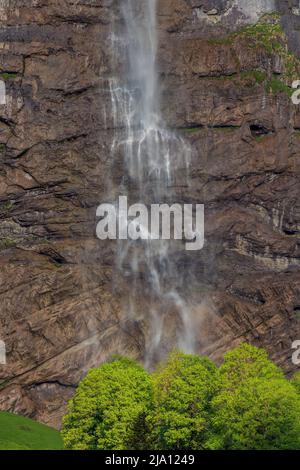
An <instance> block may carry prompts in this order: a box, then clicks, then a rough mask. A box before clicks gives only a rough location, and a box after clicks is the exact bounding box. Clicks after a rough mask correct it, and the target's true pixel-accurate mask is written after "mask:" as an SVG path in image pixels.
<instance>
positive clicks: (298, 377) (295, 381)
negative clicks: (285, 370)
mask: <svg viewBox="0 0 300 470" xmlns="http://www.w3.org/2000/svg"><path fill="white" fill-rule="evenodd" d="M291 383H292V385H293V386H294V387H295V388H296V390H297V392H298V393H299V396H300V372H297V373H296V374H295V375H294V377H293V378H292V380H291Z"/></svg>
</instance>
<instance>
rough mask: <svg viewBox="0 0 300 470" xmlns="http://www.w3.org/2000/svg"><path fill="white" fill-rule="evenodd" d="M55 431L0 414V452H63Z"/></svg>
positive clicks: (18, 417) (9, 414) (27, 420)
mask: <svg viewBox="0 0 300 470" xmlns="http://www.w3.org/2000/svg"><path fill="white" fill-rule="evenodd" d="M62 449H63V442H62V439H61V436H60V433H59V432H58V431H56V430H55V429H52V428H49V427H48V426H44V425H43V424H40V423H37V422H35V421H32V420H31V419H28V418H24V417H22V416H17V415H14V414H11V413H4V412H0V450H62Z"/></svg>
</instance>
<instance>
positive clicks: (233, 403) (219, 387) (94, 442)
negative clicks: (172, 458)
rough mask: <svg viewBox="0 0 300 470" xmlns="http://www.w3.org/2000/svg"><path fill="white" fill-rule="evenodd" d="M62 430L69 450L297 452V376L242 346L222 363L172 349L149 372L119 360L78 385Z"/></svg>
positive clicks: (299, 396) (299, 412)
mask: <svg viewBox="0 0 300 470" xmlns="http://www.w3.org/2000/svg"><path fill="white" fill-rule="evenodd" d="M62 434H63V439H64V443H65V446H66V448H67V449H92V450H95V449H99V450H100V449H106V450H111V449H113V450H123V449H128V450H140V449H151V450H152V449H153V450H179V449H180V450H198V449H208V450H209V449H210V450H218V449H225V450H231V449H233V450H235V449H241V450H254V449H257V450H260V449H267V450H277V449H300V393H299V377H298V376H295V378H294V379H293V380H292V381H288V380H287V379H286V378H285V377H284V375H283V372H282V371H281V369H279V368H278V367H277V366H276V365H275V364H273V363H272V362H271V361H270V360H269V359H268V357H267V354H266V352H265V351H264V350H261V349H257V348H255V347H252V346H250V345H247V344H243V345H241V346H240V347H238V348H236V349H235V350H233V351H231V352H229V353H227V354H226V355H225V358H224V362H223V364H222V365H221V366H220V367H219V368H217V367H216V366H215V365H214V364H213V363H212V362H211V361H210V360H209V359H207V358H204V357H199V356H195V355H187V354H183V353H180V352H174V353H172V354H171V355H170V356H169V357H168V358H167V360H166V361H165V362H163V363H162V364H160V365H159V367H158V369H157V371H156V372H154V373H152V374H149V373H148V372H146V371H144V370H143V369H142V367H141V366H140V365H139V364H137V363H135V362H134V361H131V360H129V359H126V358H120V357H118V358H115V359H113V360H112V361H111V362H109V363H108V364H105V365H103V366H101V367H100V368H99V369H94V370H92V371H90V372H89V374H88V375H87V377H86V378H85V379H84V380H83V381H82V382H81V384H80V385H79V387H78V390H77V392H76V394H75V397H74V398H73V400H71V402H70V404H69V412H68V414H67V416H66V417H65V419H64V426H63V431H62Z"/></svg>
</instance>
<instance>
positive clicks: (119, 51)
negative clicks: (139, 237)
mask: <svg viewBox="0 0 300 470" xmlns="http://www.w3.org/2000/svg"><path fill="white" fill-rule="evenodd" d="M121 16H122V22H121V24H119V25H118V27H117V28H114V31H113V32H112V37H111V40H112V43H113V49H114V54H115V62H116V69H118V72H116V75H115V76H114V77H113V78H111V79H110V95H111V106H112V112H113V121H114V129H115V131H114V139H113V143H112V149H111V151H112V155H113V156H114V157H115V158H120V156H121V159H122V162H123V168H124V170H123V171H124V177H123V185H122V188H119V189H120V193H121V194H122V195H127V196H128V198H129V199H130V200H131V201H133V202H134V203H139V202H140V203H142V204H146V205H150V204H154V203H159V204H161V203H166V202H168V201H170V202H171V203H172V204H173V203H176V202H180V201H176V200H174V197H175V193H174V190H173V188H174V187H176V184H177V179H178V175H180V184H184V185H188V172H189V161H190V147H189V145H188V144H187V143H186V142H185V141H184V140H183V138H182V137H180V136H178V135H176V133H174V132H172V131H170V130H168V129H167V127H166V126H165V124H164V122H163V119H162V116H161V112H160V87H159V80H158V73H157V45H158V32H157V30H158V28H157V24H156V16H157V15H156V0H122V2H121ZM180 250H182V246H181V245H180V244H179V243H178V242H176V241H174V240H173V241H164V240H155V241H154V240H147V241H138V242H137V241H127V240H126V241H125V240H124V241H119V245H118V253H117V265H118V269H119V272H120V273H121V276H123V277H125V278H126V279H127V280H128V284H129V286H130V294H129V298H128V301H127V303H126V305H124V308H125V309H127V311H128V315H129V316H130V317H131V318H132V319H133V320H134V321H137V322H139V323H140V324H141V325H142V328H143V331H144V332H146V333H145V341H146V343H145V354H146V357H145V360H146V363H149V364H151V363H152V362H153V361H155V360H157V359H160V357H161V356H163V355H164V354H165V353H166V352H167V351H169V350H170V349H171V348H174V347H178V348H180V349H182V350H185V351H190V352H191V351H193V350H194V347H195V336H194V335H195V328H194V327H193V324H192V314H191V307H190V306H189V305H188V302H187V300H186V299H185V298H184V291H185V289H184V287H185V279H184V274H183V273H181V267H180V265H178V256H177V253H178V251H180Z"/></svg>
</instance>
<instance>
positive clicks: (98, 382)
mask: <svg viewBox="0 0 300 470" xmlns="http://www.w3.org/2000/svg"><path fill="white" fill-rule="evenodd" d="M151 402H152V383H151V378H150V376H149V374H148V373H147V372H146V371H145V370H144V369H143V368H142V367H141V366H140V365H139V364H137V363H136V362H134V361H132V360H130V359H127V358H122V357H115V358H114V359H113V360H112V361H111V362H109V363H107V364H104V365H102V366H101V367H99V368H98V369H92V370H91V371H90V372H89V373H88V374H87V376H86V377H85V379H84V380H82V382H81V383H80V385H79V386H78V388H77V391H76V394H75V396H74V398H73V399H72V400H71V401H70V404H69V411H68V414H67V415H66V417H65V418H64V420H63V429H62V436H63V440H64V444H65V447H66V449H75V450H97V449H105V450H124V449H130V448H132V447H131V445H134V442H135V435H134V434H135V433H136V432H137V430H138V431H139V432H141V430H142V432H144V426H145V423H144V422H145V419H144V416H145V413H147V410H148V407H149V406H151ZM141 441H142V439H141ZM141 445H142V444H141Z"/></svg>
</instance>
